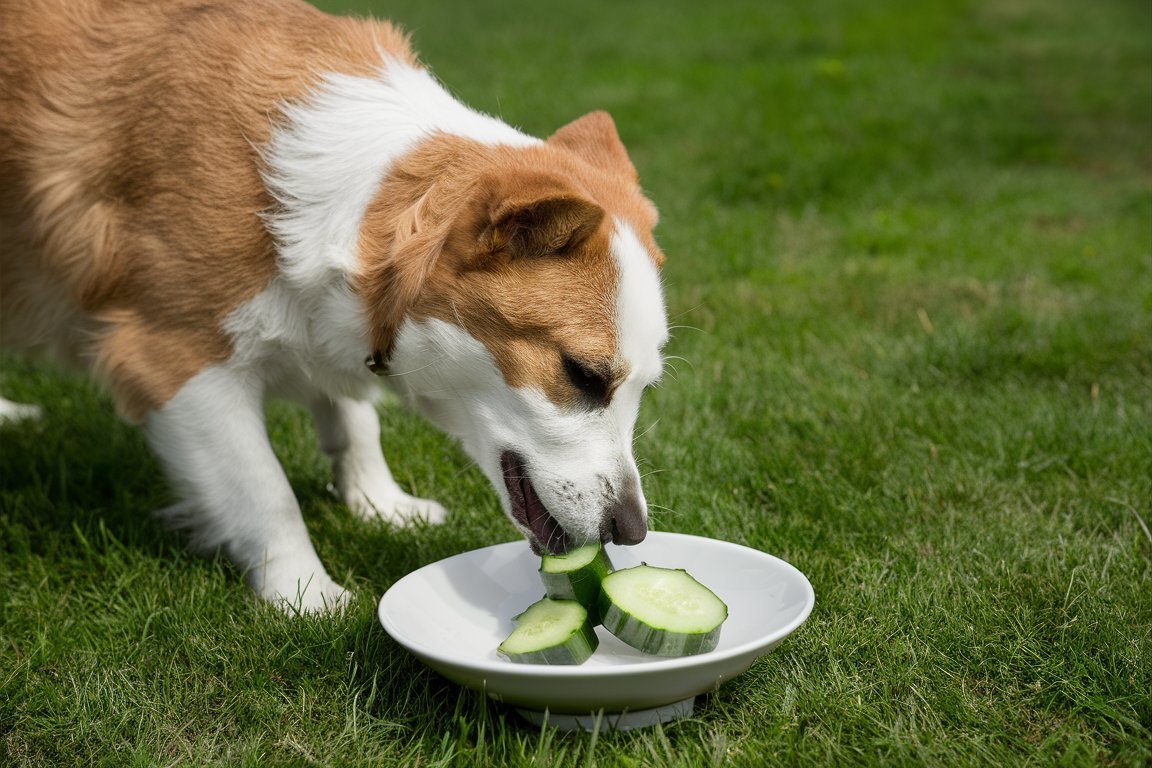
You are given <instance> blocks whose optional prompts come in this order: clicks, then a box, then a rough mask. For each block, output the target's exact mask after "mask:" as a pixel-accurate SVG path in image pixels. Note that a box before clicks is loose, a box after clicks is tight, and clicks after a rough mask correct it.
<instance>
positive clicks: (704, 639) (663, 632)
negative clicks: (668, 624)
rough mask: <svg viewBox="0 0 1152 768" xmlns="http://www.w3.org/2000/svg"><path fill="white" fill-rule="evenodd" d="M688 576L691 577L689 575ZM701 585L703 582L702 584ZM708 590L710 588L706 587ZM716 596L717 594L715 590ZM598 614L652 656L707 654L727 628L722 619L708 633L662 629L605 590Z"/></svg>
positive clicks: (606, 624)
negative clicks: (627, 610)
mask: <svg viewBox="0 0 1152 768" xmlns="http://www.w3.org/2000/svg"><path fill="white" fill-rule="evenodd" d="M676 570H678V571H683V572H684V573H685V574H687V573H688V572H687V571H685V570H684V569H683V568H677V569H676ZM689 578H691V576H690V575H689ZM693 581H695V579H693ZM697 583H699V582H697ZM701 586H703V585H702V584H701ZM705 589H708V588H707V587H705ZM708 591H709V592H711V591H712V590H710V589H709V590H708ZM713 596H714V597H715V593H713ZM716 599H717V600H719V599H720V598H718V597H717V598H716ZM721 604H723V601H721ZM724 609H725V613H727V609H728V606H727V605H724ZM599 613H600V621H601V623H602V624H603V625H604V628H605V629H607V630H608V631H609V632H611V633H612V634H613V635H615V636H616V637H617V638H618V639H620V640H621V641H622V642H624V643H626V644H628V645H630V646H632V647H633V648H635V649H636V650H638V651H643V652H644V653H650V654H652V655H653V656H694V655H696V654H699V653H708V652H709V651H711V650H714V649H715V648H716V646H717V645H718V644H719V642H720V630H721V629H722V628H723V627H724V622H723V621H721V622H720V623H719V624H717V625H716V626H715V627H713V628H712V629H711V630H709V631H708V632H672V631H670V630H667V629H659V628H657V627H653V626H651V625H649V624H646V623H644V622H643V621H641V620H640V619H638V618H636V617H635V616H632V615H630V614H628V613H625V612H624V611H622V610H620V609H619V608H617V607H616V604H615V603H613V602H612V599H611V598H609V597H608V593H607V592H604V591H603V590H601V592H600V610H599ZM725 618H726V617H725Z"/></svg>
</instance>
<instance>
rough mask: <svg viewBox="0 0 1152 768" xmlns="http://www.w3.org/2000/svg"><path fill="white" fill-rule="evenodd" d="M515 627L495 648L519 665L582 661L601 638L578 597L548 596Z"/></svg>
mask: <svg viewBox="0 0 1152 768" xmlns="http://www.w3.org/2000/svg"><path fill="white" fill-rule="evenodd" d="M513 621H515V622H516V628H515V629H514V630H512V634H510V635H508V637H507V638H505V640H504V642H502V643H500V647H499V648H497V649H496V651H497V652H498V653H499V654H500V655H501V656H503V657H504V658H506V659H508V660H509V661H515V662H517V663H518V664H583V663H584V662H585V661H586V660H587V659H588V657H589V656H591V655H592V652H593V651H595V650H596V646H597V645H599V644H600V640H599V639H598V638H597V637H596V631H595V630H594V629H592V624H591V622H589V621H588V611H586V610H584V606H582V605H580V603H578V602H576V601H575V600H552V599H551V598H547V597H545V598H544V599H542V600H539V601H537V602H535V603H533V604H532V605H530V606H528V608H527V609H526V610H525V611H524V612H523V613H521V614H520V615H519V616H517V617H516V618H514V619H513Z"/></svg>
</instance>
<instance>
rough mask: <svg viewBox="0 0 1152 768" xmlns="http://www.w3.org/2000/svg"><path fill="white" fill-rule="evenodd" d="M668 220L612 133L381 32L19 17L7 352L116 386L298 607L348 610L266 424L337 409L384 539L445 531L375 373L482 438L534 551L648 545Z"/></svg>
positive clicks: (5, 126) (185, 521) (131, 412)
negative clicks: (269, 411) (389, 534)
mask: <svg viewBox="0 0 1152 768" xmlns="http://www.w3.org/2000/svg"><path fill="white" fill-rule="evenodd" d="M655 223H656V211H655V209H654V207H653V206H652V204H651V203H650V202H649V201H648V200H647V199H645V197H644V196H643V195H642V193H641V191H640V188H639V186H638V184H637V178H636V171H635V169H634V167H633V166H632V164H631V162H630V161H629V159H628V156H627V154H626V152H625V149H624V147H623V145H622V144H621V143H620V140H619V137H618V136H617V133H616V129H615V127H614V125H613V123H612V120H611V118H609V117H608V116H607V115H606V114H604V113H593V114H590V115H587V116H585V117H582V118H580V119H578V120H576V121H575V122H573V123H571V124H569V125H567V126H564V127H563V128H561V129H560V130H559V131H557V132H556V133H555V134H554V135H552V136H551V137H549V138H548V139H547V140H539V139H536V138H532V137H530V136H527V135H525V134H523V133H521V132H519V131H517V130H516V129H514V128H512V127H510V126H508V125H506V124H504V123H502V122H500V121H498V120H496V119H494V118H491V117H488V116H486V115H482V114H480V113H477V112H475V111H472V110H470V109H469V108H467V107H465V106H463V105H462V104H460V103H459V102H457V101H456V100H454V99H453V98H452V97H451V96H450V95H449V94H448V92H447V91H446V90H445V89H444V88H443V87H442V86H441V85H440V84H439V83H438V82H437V81H436V80H435V79H434V78H433V77H432V76H431V75H430V74H429V73H428V71H427V70H426V69H424V68H422V67H421V66H420V65H419V64H418V63H417V60H416V58H415V57H414V55H413V53H412V52H411V50H410V48H409V46H408V42H407V39H406V37H405V36H404V35H403V34H402V33H400V32H399V31H397V29H396V28H394V27H393V26H391V25H389V24H387V23H385V22H381V21H370V20H361V19H351V18H340V17H333V16H328V15H325V14H322V13H320V12H319V11H317V10H315V9H314V8H312V7H311V6H308V5H305V4H304V3H303V2H298V1H297V0H207V1H206V0H165V1H164V2H158V1H157V0H4V1H3V2H2V3H0V281H2V283H0V291H2V292H0V323H2V324H0V340H2V341H3V343H4V344H5V345H7V346H17V347H25V348H27V347H48V348H51V349H53V350H55V351H56V352H58V353H60V354H61V355H63V356H64V357H65V358H67V359H70V360H73V361H76V362H78V363H80V364H82V365H84V366H85V367H86V368H88V369H90V370H92V371H94V372H95V373H96V374H97V375H98V376H99V377H100V378H101V379H102V380H103V381H104V382H106V384H107V386H108V387H109V388H110V390H111V392H112V394H113V396H114V398H115V402H116V404H117V408H118V410H119V411H120V413H121V414H122V415H123V416H124V417H125V418H126V419H128V420H129V421H132V422H137V423H140V424H142V425H143V427H144V431H145V433H146V435H147V438H148V440H149V442H150V444H151V445H152V447H153V449H154V450H155V452H156V453H157V455H158V456H159V457H160V459H161V461H162V462H163V464H164V466H165V468H166V471H167V473H168V475H169V476H170V478H171V480H172V482H173V484H174V485H175V487H176V488H177V490H178V491H179V492H180V494H181V501H180V502H179V503H177V504H176V505H174V506H173V507H172V508H170V509H168V510H165V511H164V514H165V515H166V516H167V517H168V518H169V520H170V521H171V522H173V523H175V524H177V525H180V526H183V527H186V528H187V529H189V530H190V531H191V532H192V539H193V543H194V544H195V545H197V546H198V547H200V548H202V549H209V550H213V549H221V550H222V551H223V552H224V553H225V554H226V555H227V556H228V557H229V558H230V559H231V560H232V561H233V562H234V563H235V564H236V565H237V567H238V568H240V569H241V570H242V571H243V572H244V573H245V575H246V578H247V580H248V582H249V584H250V585H251V586H252V588H253V589H255V590H256V591H257V592H258V593H259V594H260V595H262V596H264V597H265V598H268V599H270V600H275V601H285V602H287V603H289V604H292V605H295V606H297V607H298V608H301V609H304V610H315V609H322V608H324V607H326V606H332V605H338V604H340V603H341V602H342V601H343V600H344V599H345V597H346V595H345V592H344V590H343V589H342V588H341V587H340V586H339V585H338V584H336V583H335V582H334V581H333V580H332V579H331V578H330V577H329V576H328V574H327V572H326V571H325V569H324V566H323V565H322V564H321V563H320V560H319V559H318V558H317V556H316V552H315V550H314V549H313V547H312V543H311V541H310V540H309V538H308V534H307V531H306V529H305V527H304V523H303V521H302V519H301V516H300V508H299V506H298V504H297V501H296V499H295V498H294V496H293V493H292V491H291V489H290V487H289V484H288V481H287V479H286V478H285V475H284V472H283V470H282V468H281V467H280V465H279V463H278V462H277V460H276V457H275V455H274V454H273V451H272V448H271V446H270V444H269V441H268V436H267V433H266V430H265V426H264V420H263V401H264V398H265V397H266V396H283V397H288V398H292V399H295V400H298V401H299V402H302V403H304V404H306V405H307V406H308V407H309V408H310V409H311V411H312V414H313V416H314V418H315V422H316V428H317V432H318V434H319V439H320V446H321V448H322V449H323V450H324V451H325V452H326V453H327V454H328V455H329V456H330V457H331V459H332V463H333V468H334V473H335V485H336V488H337V489H338V491H339V493H340V494H341V496H342V497H343V499H344V501H346V502H347V504H348V506H349V507H350V508H351V509H352V510H354V511H355V512H356V513H358V514H360V515H363V516H365V517H380V518H383V519H385V520H387V521H390V522H393V523H396V524H400V525H403V524H405V523H406V522H410V521H412V520H415V519H422V520H425V521H428V522H431V523H436V522H440V521H442V520H443V519H444V516H445V512H444V510H443V508H442V507H441V506H440V505H439V504H437V503H436V502H433V501H427V500H423V499H417V498H414V497H412V496H410V495H408V494H407V493H405V492H404V491H402V490H401V489H400V487H399V486H398V485H397V484H396V483H395V482H394V480H393V478H392V475H391V474H390V473H389V471H388V466H387V465H386V464H385V461H384V457H383V455H382V453H381V448H380V426H379V421H378V418H377V414H376V411H375V407H374V405H373V402H374V393H375V391H376V383H377V382H378V379H377V378H376V377H375V376H373V375H372V374H373V373H376V374H378V375H383V376H384V379H385V381H387V382H388V384H390V385H392V386H393V387H395V389H397V390H398V391H399V392H400V393H401V394H402V395H403V396H404V397H405V398H406V399H407V400H408V401H409V402H411V403H412V404H414V405H415V406H416V407H418V408H419V409H420V410H421V411H422V412H423V413H424V414H426V415H427V416H428V417H429V418H430V419H431V421H432V422H434V423H435V424H437V425H439V426H440V427H441V428H443V429H444V430H445V431H447V432H448V433H449V434H451V435H453V436H455V437H456V438H457V439H458V440H459V441H460V442H461V444H462V445H463V447H464V449H465V450H466V451H467V453H468V454H469V455H470V456H471V457H472V458H473V459H474V460H475V461H476V462H477V464H478V465H479V466H480V468H481V469H482V470H483V472H484V473H485V475H486V476H487V477H488V478H489V480H491V482H492V484H493V486H494V487H495V488H496V491H497V493H498V494H499V496H500V498H501V500H502V502H503V505H504V509H505V511H506V512H507V513H508V516H509V517H510V518H511V520H512V522H513V523H514V524H515V525H516V526H517V527H518V528H519V529H520V531H521V532H522V533H523V534H524V536H525V537H527V539H528V540H529V542H531V543H532V545H533V547H534V548H535V549H536V550H537V551H543V550H545V549H553V550H558V549H563V548H564V547H565V546H567V545H568V544H570V543H572V542H577V541H583V540H589V539H602V540H614V541H616V542H619V543H625V544H630V543H635V542H638V541H640V540H641V539H643V538H644V535H645V533H646V530H647V511H646V504H645V501H644V497H643V494H642V492H641V489H640V478H639V475H638V473H637V470H636V463H635V460H634V458H633V455H632V430H633V425H634V422H635V419H636V414H637V408H638V405H639V402H640V397H641V393H642V392H643V390H644V388H645V387H646V386H648V385H650V384H652V383H653V382H654V381H656V379H657V378H658V377H659V376H660V374H661V370H662V360H661V351H660V350H661V347H662V346H663V344H664V342H665V340H666V339H667V330H666V329H667V323H666V319H665V310H664V303H663V298H662V294H661V287H660V278H659V272H658V269H659V266H660V264H661V262H662V261H663V256H662V254H661V253H660V251H659V250H658V248H657V246H656V244H655V243H654V241H653V239H652V234H651V231H652V228H653V227H654V225H655ZM366 362H367V366H366V365H365V363H366ZM8 405H9V406H12V404H8Z"/></svg>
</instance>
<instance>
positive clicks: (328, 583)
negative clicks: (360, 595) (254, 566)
mask: <svg viewBox="0 0 1152 768" xmlns="http://www.w3.org/2000/svg"><path fill="white" fill-rule="evenodd" d="M250 581H251V580H250ZM261 582H262V583H260V584H259V585H257V584H254V583H253V584H252V586H253V588H254V589H255V590H256V593H257V594H258V595H260V597H262V598H264V599H265V600H267V601H268V602H270V603H273V604H274V605H276V606H277V607H278V608H280V609H281V610H283V611H284V612H285V613H287V614H290V615H297V614H302V613H316V614H321V613H338V612H340V611H342V610H344V608H345V607H347V605H348V600H349V597H350V596H349V593H348V590H346V589H344V587H342V586H340V585H339V584H337V583H336V582H334V581H333V580H332V579H331V577H329V576H328V574H327V573H324V572H323V571H319V572H316V571H314V572H312V573H309V574H295V575H294V574H291V573H274V572H271V571H265V575H264V578H263V579H262V580H261Z"/></svg>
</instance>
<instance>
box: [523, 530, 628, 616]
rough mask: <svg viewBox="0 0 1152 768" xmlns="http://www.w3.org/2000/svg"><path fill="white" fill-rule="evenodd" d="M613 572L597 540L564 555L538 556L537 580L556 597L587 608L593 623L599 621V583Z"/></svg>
mask: <svg viewBox="0 0 1152 768" xmlns="http://www.w3.org/2000/svg"><path fill="white" fill-rule="evenodd" d="M610 573H612V561H611V560H610V559H609V558H608V553H607V552H605V551H604V547H603V546H602V545H601V544H600V542H598V541H592V542H589V543H587V544H585V545H583V546H580V547H577V548H575V549H571V550H569V551H568V552H566V553H565V554H563V555H545V556H544V557H542V558H540V580H541V581H542V582H544V591H545V592H547V593H548V597H551V598H553V599H555V600H575V601H576V602H578V603H580V605H582V606H584V608H585V609H587V611H588V618H589V619H590V620H591V622H592V624H593V625H595V624H599V623H600V608H599V600H600V582H601V581H603V580H604V577H605V576H607V575H608V574H610Z"/></svg>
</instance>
